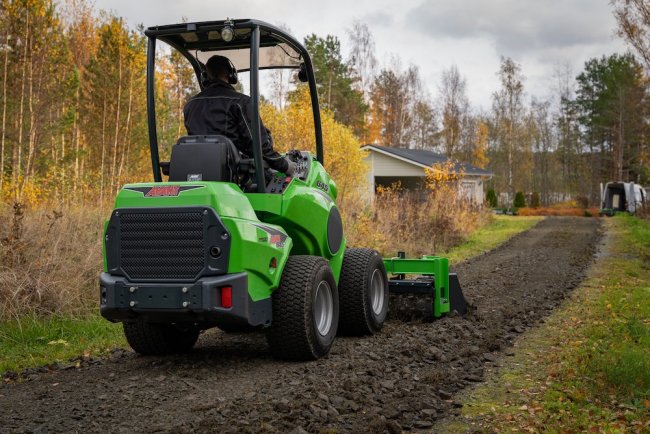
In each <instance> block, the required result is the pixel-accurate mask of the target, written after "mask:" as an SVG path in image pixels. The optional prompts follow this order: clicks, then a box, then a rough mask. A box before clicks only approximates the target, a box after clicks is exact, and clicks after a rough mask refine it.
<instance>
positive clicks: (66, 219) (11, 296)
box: [0, 205, 106, 322]
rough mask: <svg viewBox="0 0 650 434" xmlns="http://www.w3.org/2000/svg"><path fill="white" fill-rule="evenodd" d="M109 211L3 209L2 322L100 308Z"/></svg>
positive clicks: (0, 236)
mask: <svg viewBox="0 0 650 434" xmlns="http://www.w3.org/2000/svg"><path fill="white" fill-rule="evenodd" d="M104 214H106V211H105V210H104V211H103V210H101V209H100V208H93V207H92V206H75V207H72V208H70V209H57V208H54V207H47V206H43V207H39V208H36V209H30V208H27V209H26V208H23V207H22V206H20V205H14V206H13V207H12V206H7V205H3V206H1V207H0V220H1V221H4V222H6V224H4V225H2V227H0V322H1V321H5V320H10V319H13V318H16V317H19V316H21V315H24V314H51V313H85V312H87V311H88V310H89V309H91V308H94V307H95V304H96V303H95V302H96V298H97V297H96V286H97V285H96V283H97V278H98V275H99V272H100V271H101V264H102V254H101V238H102V232H103V218H104Z"/></svg>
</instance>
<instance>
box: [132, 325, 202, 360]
mask: <svg viewBox="0 0 650 434" xmlns="http://www.w3.org/2000/svg"><path fill="white" fill-rule="evenodd" d="M123 328H124V336H126V340H127V342H128V343H129V345H131V348H133V350H134V351H135V352H136V353H139V354H142V355H144V356H154V355H156V356H160V355H165V354H173V353H185V352H187V351H190V350H191V349H192V348H193V347H194V344H196V341H197V340H198V338H199V330H198V329H197V328H195V327H191V326H189V327H186V328H185V327H181V326H177V325H172V324H158V323H149V322H145V321H135V322H125V323H123Z"/></svg>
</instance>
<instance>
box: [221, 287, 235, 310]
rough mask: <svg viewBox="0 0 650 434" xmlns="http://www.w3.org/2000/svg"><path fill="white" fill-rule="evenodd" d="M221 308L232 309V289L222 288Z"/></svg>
mask: <svg viewBox="0 0 650 434" xmlns="http://www.w3.org/2000/svg"><path fill="white" fill-rule="evenodd" d="M221 307H225V308H226V309H230V308H231V307H232V287H231V286H224V287H222V288H221Z"/></svg>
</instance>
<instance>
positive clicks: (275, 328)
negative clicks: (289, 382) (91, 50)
mask: <svg viewBox="0 0 650 434" xmlns="http://www.w3.org/2000/svg"><path fill="white" fill-rule="evenodd" d="M338 322H339V297H338V291H337V287H336V280H334V274H333V273H332V269H331V268H330V266H329V264H328V262H327V261H326V260H325V259H323V258H321V257H318V256H290V257H289V259H288V260H287V263H286V265H285V267H284V271H283V272H282V279H281V280H280V286H279V287H278V289H276V290H275V292H273V322H272V324H271V327H269V329H268V331H267V334H266V336H267V340H268V342H269V345H270V347H271V352H272V353H273V355H274V356H275V357H277V358H280V359H285V360H316V359H319V358H321V357H323V356H326V355H327V354H328V353H329V351H330V348H331V347H332V344H333V343H334V338H335V337H336V331H337V327H338Z"/></svg>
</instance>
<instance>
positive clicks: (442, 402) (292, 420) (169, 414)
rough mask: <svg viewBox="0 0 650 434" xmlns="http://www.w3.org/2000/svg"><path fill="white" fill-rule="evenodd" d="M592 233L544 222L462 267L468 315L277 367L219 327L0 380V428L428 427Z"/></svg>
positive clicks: (396, 327)
mask: <svg viewBox="0 0 650 434" xmlns="http://www.w3.org/2000/svg"><path fill="white" fill-rule="evenodd" d="M598 229H599V221H598V219H587V218H551V219H547V220H544V221H542V222H541V223H540V224H538V225H537V226H536V227H534V228H533V229H531V230H530V231H528V232H526V233H524V234H521V235H519V236H517V237H515V238H513V239H512V240H510V241H509V242H508V243H506V244H504V245H503V246H501V247H500V248H498V249H496V250H494V251H491V252H489V253H487V254H485V255H483V256H480V257H477V258H474V259H472V260H470V261H468V262H465V263H463V264H460V265H459V266H458V267H456V270H455V271H457V272H458V274H459V276H460V281H461V285H462V286H463V289H464V291H465V295H466V297H467V299H468V300H470V301H471V302H472V303H473V304H475V305H476V307H477V309H476V311H475V312H473V313H472V314H470V315H467V316H465V317H462V318H460V317H456V318H451V317H449V318H444V319H442V320H438V321H435V322H433V323H429V324H425V323H421V322H417V321H415V322H410V323H404V322H401V321H398V320H391V321H389V322H388V324H387V326H386V328H385V329H384V330H383V331H382V332H381V333H380V334H378V335H377V336H374V337H371V338H364V339H358V338H345V339H338V340H337V342H336V344H335V345H334V348H333V351H332V354H331V356H330V357H328V358H327V359H326V360H321V361H318V362H312V363H285V362H278V361H276V360H273V359H271V357H270V355H269V351H268V347H267V345H266V342H265V340H264V338H263V336H261V335H258V334H250V335H224V334H222V333H221V332H218V331H214V332H209V333H206V334H205V335H204V336H202V337H201V340H200V342H199V346H198V348H197V349H196V350H195V351H194V352H193V353H192V354H189V355H185V356H175V357H168V358H155V357H139V356H135V355H133V354H132V353H129V352H124V351H117V352H115V353H114V354H113V356H112V357H111V358H110V359H108V360H103V361H92V362H90V363H86V366H84V367H82V368H81V369H68V370H60V371H55V372H50V373H39V372H34V373H32V374H30V375H29V377H30V378H31V381H28V382H24V383H8V384H4V385H2V386H0V409H1V411H0V431H2V432H23V431H29V432H34V431H47V432H51V431H60V432H73V431H79V432H88V431H111V432H134V431H136V432H142V431H144V432H196V431H202V432H260V431H265V432H288V431H291V430H294V431H295V432H303V431H302V430H306V431H308V432H319V431H321V430H327V429H330V430H332V429H333V430H335V431H342V432H345V431H354V432H386V431H389V432H400V431H402V430H408V431H411V430H419V429H427V428H429V427H431V426H432V424H433V422H434V421H436V420H439V419H441V418H443V417H445V416H448V415H450V414H452V413H453V412H454V411H455V408H456V407H457V406H458V405H459V404H457V403H456V402H455V401H454V396H455V394H456V392H458V391H459V390H461V389H463V388H465V387H466V386H467V385H470V384H472V383H475V382H479V381H481V380H482V378H483V370H484V368H485V367H486V366H487V365H489V364H491V363H493V362H494V360H495V359H496V357H497V355H498V354H497V353H496V352H498V351H507V347H508V346H509V343H510V341H511V340H512V339H513V338H514V337H515V336H516V335H517V334H519V333H521V332H523V331H525V329H526V328H529V327H531V326H534V325H535V324H537V323H538V322H539V321H540V319H541V318H543V317H544V316H545V315H546V314H547V313H548V312H549V311H550V310H552V309H553V308H554V307H555V306H557V305H558V304H559V303H560V302H561V301H562V299H563V298H564V297H565V296H566V294H567V293H568V292H569V291H570V290H571V289H572V288H574V287H575V286H576V285H577V284H578V283H579V282H580V281H581V279H582V278H583V272H584V270H585V269H586V267H588V266H589V264H590V263H591V261H592V258H593V253H594V250H595V246H596V243H597V241H598V238H599V230H598Z"/></svg>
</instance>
